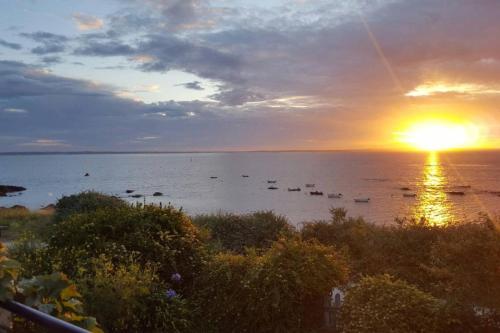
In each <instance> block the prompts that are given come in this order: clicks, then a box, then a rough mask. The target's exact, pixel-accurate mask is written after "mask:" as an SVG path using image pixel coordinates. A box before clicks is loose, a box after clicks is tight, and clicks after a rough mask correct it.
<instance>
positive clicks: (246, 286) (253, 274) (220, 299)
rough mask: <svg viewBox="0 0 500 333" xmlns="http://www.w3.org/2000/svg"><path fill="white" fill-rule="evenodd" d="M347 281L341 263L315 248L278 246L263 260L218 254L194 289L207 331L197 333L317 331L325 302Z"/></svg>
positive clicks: (297, 243) (283, 243) (328, 251)
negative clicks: (332, 289)
mask: <svg viewBox="0 0 500 333" xmlns="http://www.w3.org/2000/svg"><path fill="white" fill-rule="evenodd" d="M346 280H347V270H346V267H345V264H344V262H343V260H342V258H340V257H339V256H338V254H337V253H336V252H335V251H333V249H331V248H329V247H325V246H322V245H319V244H316V243H310V242H302V241H299V240H280V241H278V242H276V243H275V244H274V245H273V246H272V247H271V249H270V250H269V251H267V252H265V253H264V254H263V255H258V254H256V253H250V254H248V255H238V254H229V253H221V254H218V255H216V256H215V257H214V258H213V259H212V260H211V261H210V263H209V264H208V265H207V266H206V267H205V270H204V272H203V273H202V275H201V278H200V281H199V285H198V287H199V293H198V294H197V298H198V302H199V310H200V315H201V324H202V325H205V326H204V327H199V331H206V330H207V329H211V331H213V332H304V331H307V330H310V329H313V328H318V327H319V326H320V325H321V323H322V315H323V297H324V296H325V295H327V294H328V292H329V291H330V290H331V288H332V287H335V286H339V285H341V284H343V283H345V282H346ZM207 326H208V327H207Z"/></svg>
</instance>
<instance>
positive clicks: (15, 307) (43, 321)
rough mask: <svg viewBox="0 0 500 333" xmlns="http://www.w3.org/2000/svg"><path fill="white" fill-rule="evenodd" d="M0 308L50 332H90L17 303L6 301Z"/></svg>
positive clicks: (1, 303)
mask: <svg viewBox="0 0 500 333" xmlns="http://www.w3.org/2000/svg"><path fill="white" fill-rule="evenodd" d="M0 307H2V308H4V309H6V310H8V311H10V312H12V313H15V314H16V315H18V316H20V317H23V318H25V319H28V320H30V321H32V322H34V323H37V324H39V325H41V326H43V327H45V328H47V329H49V331H50V332H56V333H89V331H87V330H85V329H83V328H81V327H78V326H75V325H73V324H70V323H68V322H65V321H64V320H61V319H58V318H56V317H52V316H51V315H48V314H46V313H43V312H41V311H38V310H36V309H33V308H31V307H29V306H27V305H24V304H21V303H18V302H15V301H5V302H0Z"/></svg>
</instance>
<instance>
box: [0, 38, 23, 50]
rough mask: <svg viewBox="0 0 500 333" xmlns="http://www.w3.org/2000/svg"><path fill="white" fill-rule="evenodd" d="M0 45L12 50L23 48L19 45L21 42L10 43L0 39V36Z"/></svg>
mask: <svg viewBox="0 0 500 333" xmlns="http://www.w3.org/2000/svg"><path fill="white" fill-rule="evenodd" d="M0 46H3V47H6V48H9V49H12V50H20V49H22V48H23V47H22V46H21V44H17V43H11V42H8V41H6V40H4V39H1V38H0Z"/></svg>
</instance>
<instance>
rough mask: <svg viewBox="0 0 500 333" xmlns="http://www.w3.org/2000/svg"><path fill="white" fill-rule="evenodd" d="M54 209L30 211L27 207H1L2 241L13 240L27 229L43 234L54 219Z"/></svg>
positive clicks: (0, 239) (0, 238)
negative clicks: (4, 228) (3, 228)
mask: <svg viewBox="0 0 500 333" xmlns="http://www.w3.org/2000/svg"><path fill="white" fill-rule="evenodd" d="M53 215H54V213H53V211H49V210H47V211H45V210H39V211H29V210H27V209H18V208H5V209H0V226H6V227H7V229H6V230H2V236H1V237H0V241H2V242H11V241H13V240H15V239H16V238H17V237H19V235H21V234H22V233H23V232H25V231H31V232H34V233H35V234H41V233H42V232H44V230H46V229H47V228H46V227H47V225H49V224H50V223H51V222H52V220H53Z"/></svg>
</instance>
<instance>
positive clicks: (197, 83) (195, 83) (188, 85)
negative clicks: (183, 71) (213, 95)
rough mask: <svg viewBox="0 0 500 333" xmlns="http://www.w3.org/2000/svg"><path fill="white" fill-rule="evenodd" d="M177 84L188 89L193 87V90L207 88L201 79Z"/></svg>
mask: <svg viewBox="0 0 500 333" xmlns="http://www.w3.org/2000/svg"><path fill="white" fill-rule="evenodd" d="M177 86H181V87H184V88H186V89H191V90H205V88H203V87H202V85H201V82H200V81H192V82H186V83H181V84H178V85H177Z"/></svg>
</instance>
